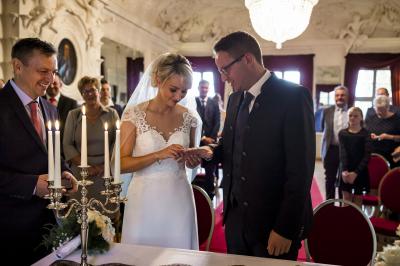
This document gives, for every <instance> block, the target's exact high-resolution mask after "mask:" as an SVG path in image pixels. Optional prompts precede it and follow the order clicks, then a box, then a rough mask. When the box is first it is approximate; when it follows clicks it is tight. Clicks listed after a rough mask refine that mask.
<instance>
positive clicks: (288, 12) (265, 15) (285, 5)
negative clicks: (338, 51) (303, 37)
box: [245, 0, 318, 49]
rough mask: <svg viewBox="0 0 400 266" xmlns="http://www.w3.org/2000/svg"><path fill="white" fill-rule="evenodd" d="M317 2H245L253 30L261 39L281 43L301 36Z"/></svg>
mask: <svg viewBox="0 0 400 266" xmlns="http://www.w3.org/2000/svg"><path fill="white" fill-rule="evenodd" d="M317 3H318V0H245V5H246V7H247V9H248V10H249V13H250V20H251V24H252V25H253V28H254V30H255V31H256V32H257V34H258V35H260V36H261V37H262V38H263V39H265V40H268V41H272V42H275V43H276V48H277V49H281V48H282V43H283V42H285V41H287V40H290V39H293V38H296V37H297V36H299V35H300V34H302V33H303V32H304V31H305V29H306V28H307V26H308V23H309V22H310V17H311V12H312V9H313V7H314V6H315V5H316V4H317Z"/></svg>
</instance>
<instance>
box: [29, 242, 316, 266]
mask: <svg viewBox="0 0 400 266" xmlns="http://www.w3.org/2000/svg"><path fill="white" fill-rule="evenodd" d="M80 255H81V250H80V249H79V250H75V252H73V253H72V254H71V255H69V256H68V257H67V258H65V259H67V260H73V261H76V262H80ZM55 260H57V257H56V255H55V254H54V253H52V254H50V255H48V256H47V257H45V258H43V259H41V260H40V261H38V262H36V263H35V264H33V265H34V266H48V265H50V264H51V263H52V262H54V261H55ZM111 262H114V263H115V262H118V263H124V264H128V265H135V266H160V265H168V264H174V263H175V264H177V263H180V264H189V265H191V266H231V265H245V266H265V265H270V266H300V265H314V266H315V265H322V264H315V263H306V262H296V261H286V260H274V259H266V258H258V257H248V256H238V255H228V254H221V253H213V252H203V251H193V250H183V249H172V248H160V247H150V246H138V245H125V244H114V245H112V246H111V248H110V250H109V251H108V252H107V253H105V254H102V255H96V256H89V259H88V263H90V264H92V265H98V264H104V263H111Z"/></svg>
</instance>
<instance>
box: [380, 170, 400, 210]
mask: <svg viewBox="0 0 400 266" xmlns="http://www.w3.org/2000/svg"><path fill="white" fill-rule="evenodd" d="M399 192H400V167H396V168H393V169H392V170H390V171H389V172H387V173H386V175H385V176H384V177H383V179H382V181H381V184H380V186H379V190H378V195H379V200H380V203H381V204H382V205H383V206H385V207H386V208H388V209H389V210H391V211H393V212H395V213H400V197H399Z"/></svg>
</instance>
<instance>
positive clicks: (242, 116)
mask: <svg viewBox="0 0 400 266" xmlns="http://www.w3.org/2000/svg"><path fill="white" fill-rule="evenodd" d="M253 98H254V96H253V94H251V93H250V92H246V95H245V96H244V99H243V100H242V103H241V104H240V107H239V111H238V114H237V117H236V127H235V142H236V140H238V141H241V137H242V136H241V135H242V132H243V130H244V127H245V125H246V123H247V119H248V118H249V105H250V103H251V100H253ZM236 137H239V138H240V139H237V138H236Z"/></svg>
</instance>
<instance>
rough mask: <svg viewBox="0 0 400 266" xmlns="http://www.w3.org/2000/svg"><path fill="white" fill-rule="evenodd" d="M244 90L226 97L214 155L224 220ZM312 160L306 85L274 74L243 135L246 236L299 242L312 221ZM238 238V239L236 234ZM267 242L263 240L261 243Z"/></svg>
mask: <svg viewBox="0 0 400 266" xmlns="http://www.w3.org/2000/svg"><path fill="white" fill-rule="evenodd" d="M241 98H242V92H235V93H233V94H232V95H231V96H230V97H229V102H228V106H227V117H226V121H225V125H224V130H223V138H222V139H221V141H220V143H219V145H218V146H216V147H215V148H214V157H216V159H218V158H220V159H221V158H222V159H223V170H224V179H223V187H224V193H223V194H224V196H223V197H224V221H226V219H227V217H228V213H229V211H230V208H231V207H232V204H234V203H233V202H232V200H231V193H232V182H233V180H232V178H233V177H232V176H233V173H232V169H233V165H232V161H233V150H234V149H233V148H234V147H233V145H234V134H235V132H234V131H235V121H236V116H237V112H238V108H239V105H240V101H241ZM314 162H315V130H314V116H313V104H312V100H311V96H310V93H309V92H308V90H307V89H306V88H304V87H301V86H298V85H295V84H293V83H290V82H287V81H284V80H281V79H278V78H277V77H276V76H275V75H274V74H273V73H272V75H271V77H270V78H268V80H267V81H266V82H265V83H264V84H263V85H262V88H261V93H260V95H259V96H258V97H257V98H256V99H255V102H254V105H253V108H252V110H251V113H250V115H249V118H248V121H247V125H246V127H245V133H244V143H243V150H242V154H241V163H240V168H239V169H240V175H239V176H240V177H241V178H240V179H239V180H235V182H238V185H239V186H240V189H239V195H236V192H235V195H236V196H238V198H237V199H236V200H237V204H239V206H241V207H242V208H243V209H245V212H244V217H240V219H244V220H243V223H244V224H245V225H246V227H247V231H248V232H247V233H248V234H249V235H252V236H253V237H256V239H260V241H262V242H263V243H265V246H266V245H267V237H268V236H269V232H270V231H271V230H274V231H275V232H277V233H278V234H280V235H282V236H284V237H285V238H288V239H292V240H298V239H303V238H304V237H305V235H306V233H307V231H308V230H309V227H310V225H311V219H312V206H311V197H310V188H311V182H312V178H313V172H314ZM238 237H240V236H238ZM264 241H265V242H264Z"/></svg>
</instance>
